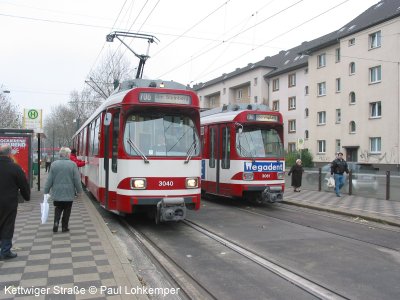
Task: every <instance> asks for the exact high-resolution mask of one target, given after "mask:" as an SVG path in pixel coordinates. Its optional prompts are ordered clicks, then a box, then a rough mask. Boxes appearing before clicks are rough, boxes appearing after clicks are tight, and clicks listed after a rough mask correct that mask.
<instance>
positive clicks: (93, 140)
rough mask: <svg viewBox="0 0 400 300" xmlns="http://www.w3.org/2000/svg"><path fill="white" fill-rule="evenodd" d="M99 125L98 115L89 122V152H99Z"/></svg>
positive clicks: (93, 153)
mask: <svg viewBox="0 0 400 300" xmlns="http://www.w3.org/2000/svg"><path fill="white" fill-rule="evenodd" d="M99 127H100V117H98V118H96V120H94V121H93V122H92V123H91V124H90V154H91V155H92V156H93V155H97V154H99Z"/></svg>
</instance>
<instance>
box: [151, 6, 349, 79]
mask: <svg viewBox="0 0 400 300" xmlns="http://www.w3.org/2000/svg"><path fill="white" fill-rule="evenodd" d="M302 1H304V0H299V1H297V2H295V3H294V4H291V5H289V6H287V7H285V8H283V9H281V10H280V11H278V12H276V13H274V14H272V15H271V16H268V17H267V18H265V19H263V20H262V21H260V22H258V23H257V24H256V25H253V26H251V27H248V28H246V29H244V30H242V31H240V32H238V33H236V34H234V35H233V36H231V37H230V38H228V39H226V40H225V41H223V43H225V42H227V41H229V40H231V39H233V38H235V37H237V36H239V35H241V34H242V33H244V32H246V31H248V30H249V29H251V28H253V27H254V26H257V25H259V24H261V23H264V22H265V21H267V20H269V19H272V18H273V17H276V16H277V15H279V14H281V13H283V12H285V11H287V10H288V9H290V8H292V7H294V6H296V5H298V4H299V3H301V2H302ZM346 1H348V0H346ZM221 44H222V43H221ZM221 44H217V45H215V46H213V47H211V48H209V49H207V50H205V51H203V52H201V53H200V54H199V55H197V56H195V57H194V59H197V58H199V57H201V56H203V55H204V54H206V53H208V52H210V51H212V50H214V49H215V48H217V47H219V46H221ZM191 59H192V58H191ZM188 62H190V60H189V61H188V60H186V61H185V62H184V63H182V64H180V65H178V66H175V67H173V68H172V69H170V70H168V71H166V72H164V73H163V74H162V75H160V76H159V77H158V78H161V77H162V76H164V75H166V74H168V73H170V72H172V71H175V70H176V69H179V68H181V67H183V66H184V65H186V64H187V63H188Z"/></svg>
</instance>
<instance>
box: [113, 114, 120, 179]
mask: <svg viewBox="0 0 400 300" xmlns="http://www.w3.org/2000/svg"><path fill="white" fill-rule="evenodd" d="M112 130H113V131H112V158H111V170H112V171H113V172H114V173H117V166H118V164H117V162H118V160H117V158H118V137H119V112H117V113H115V114H114V116H113V129H112Z"/></svg>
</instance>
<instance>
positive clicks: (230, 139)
mask: <svg viewBox="0 0 400 300" xmlns="http://www.w3.org/2000/svg"><path fill="white" fill-rule="evenodd" d="M201 135H202V142H203V160H202V186H201V189H202V193H203V194H212V195H219V196H225V197H231V198H244V199H246V200H249V201H253V202H257V203H265V202H276V201H280V200H282V199H283V192H284V171H285V161H284V149H283V145H284V144H283V120H282V115H281V114H280V113H279V112H274V111H270V110H269V109H268V108H267V107H266V106H260V105H258V106H256V105H248V106H239V105H228V106H224V107H222V108H216V109H212V110H208V111H204V112H202V113H201Z"/></svg>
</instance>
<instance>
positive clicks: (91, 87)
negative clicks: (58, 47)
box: [44, 52, 134, 147]
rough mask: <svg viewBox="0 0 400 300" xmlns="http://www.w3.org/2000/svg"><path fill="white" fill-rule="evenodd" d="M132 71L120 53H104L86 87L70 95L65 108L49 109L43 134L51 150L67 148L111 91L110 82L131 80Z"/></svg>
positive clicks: (132, 76)
mask: <svg viewBox="0 0 400 300" xmlns="http://www.w3.org/2000/svg"><path fill="white" fill-rule="evenodd" d="M133 73H134V70H132V69H131V67H130V64H129V63H128V62H127V60H126V59H125V58H123V57H122V55H121V53H120V52H116V53H115V54H113V53H111V52H108V53H107V54H106V56H105V58H103V60H102V61H101V63H100V65H99V66H98V67H97V68H96V69H95V70H94V71H93V72H91V73H90V74H89V78H90V80H88V81H87V82H88V86H86V87H85V88H83V90H82V91H81V92H78V91H76V90H74V91H72V92H71V94H70V101H69V102H68V104H67V105H59V106H57V107H55V108H54V109H52V111H51V113H50V114H49V117H48V118H46V120H45V124H44V132H45V134H46V136H47V139H48V141H49V142H50V143H53V142H54V146H55V147H61V146H70V145H71V144H72V143H71V142H72V136H73V134H74V133H75V132H76V131H77V130H78V129H79V128H80V126H82V125H83V124H84V122H85V121H86V120H87V119H88V118H89V117H90V116H91V115H92V113H93V112H94V111H95V110H96V109H97V108H98V107H99V106H100V105H101V103H102V102H103V101H104V100H105V99H106V98H108V97H109V96H110V95H111V94H112V93H113V91H114V85H113V83H114V81H118V82H121V81H123V80H126V79H128V78H134V74H133Z"/></svg>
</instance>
